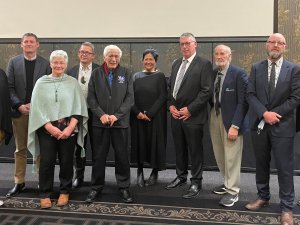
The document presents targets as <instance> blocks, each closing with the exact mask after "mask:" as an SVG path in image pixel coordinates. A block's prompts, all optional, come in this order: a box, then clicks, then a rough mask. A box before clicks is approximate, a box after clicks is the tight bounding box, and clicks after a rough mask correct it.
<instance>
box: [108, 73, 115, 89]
mask: <svg viewBox="0 0 300 225" xmlns="http://www.w3.org/2000/svg"><path fill="white" fill-rule="evenodd" d="M113 79H114V76H113V73H112V71H109V73H108V83H109V86H110V87H111V85H112V82H113Z"/></svg>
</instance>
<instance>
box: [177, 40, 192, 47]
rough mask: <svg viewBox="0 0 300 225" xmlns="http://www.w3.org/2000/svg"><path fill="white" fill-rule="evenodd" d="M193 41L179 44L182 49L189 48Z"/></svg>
mask: <svg viewBox="0 0 300 225" xmlns="http://www.w3.org/2000/svg"><path fill="white" fill-rule="evenodd" d="M194 42H195V41H190V42H184V43H180V47H183V46H187V47H189V46H190V45H191V44H192V43H194Z"/></svg>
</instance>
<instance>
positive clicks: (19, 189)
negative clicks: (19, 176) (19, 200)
mask: <svg viewBox="0 0 300 225" xmlns="http://www.w3.org/2000/svg"><path fill="white" fill-rule="evenodd" d="M24 190H25V183H22V184H15V186H14V187H13V188H12V189H10V190H9V191H8V193H7V194H6V197H7V198H10V197H13V196H16V195H17V194H19V193H20V192H22V191H24Z"/></svg>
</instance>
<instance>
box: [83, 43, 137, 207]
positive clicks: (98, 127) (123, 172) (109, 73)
mask: <svg viewBox="0 0 300 225" xmlns="http://www.w3.org/2000/svg"><path fill="white" fill-rule="evenodd" d="M103 56H104V63H103V65H102V66H101V67H98V68H97V69H95V70H94V71H93V72H92V76H91V79H90V82H89V90H88V104H89V107H90V109H91V110H92V112H93V124H92V126H93V139H94V142H93V150H92V151H93V167H92V182H91V184H92V190H91V191H90V193H89V194H88V196H87V198H86V202H88V203H91V202H93V201H94V200H95V199H96V197H97V196H98V195H99V194H100V193H101V191H102V189H103V186H104V183H105V163H106V157H107V154H108V151H109V148H110V145H112V147H113V148H114V151H115V167H116V168H115V174H116V179H117V184H118V186H119V189H120V194H121V197H122V200H123V201H124V202H126V203H130V202H132V201H133V200H132V196H131V194H130V192H129V186H130V164H129V157H128V126H129V115H130V109H131V107H132V106H133V104H134V98H133V82H132V78H131V74H130V72H129V70H128V69H126V68H124V67H122V66H120V65H119V63H120V59H121V57H122V51H121V49H120V48H119V47H118V46H116V45H108V46H106V47H105V49H104V52H103Z"/></svg>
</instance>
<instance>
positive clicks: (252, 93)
mask: <svg viewBox="0 0 300 225" xmlns="http://www.w3.org/2000/svg"><path fill="white" fill-rule="evenodd" d="M247 99H248V102H249V106H250V124H251V125H252V128H253V129H257V125H258V123H259V122H260V120H261V119H262V118H263V113H264V112H265V111H272V112H276V113H278V114H279V115H281V116H282V118H281V119H280V122H279V123H277V124H275V125H268V124H265V126H271V133H272V135H273V136H278V137H293V136H294V134H295V119H294V109H295V108H296V107H297V106H298V105H299V103H300V67H299V66H297V65H295V64H293V63H291V62H289V61H287V60H283V63H282V66H281V70H280V74H279V77H278V81H277V84H276V88H275V93H274V94H273V97H272V98H271V99H270V97H269V93H268V61H267V60H263V61H261V62H258V63H255V64H253V65H252V68H251V73H250V77H249V83H248V90H247Z"/></svg>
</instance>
